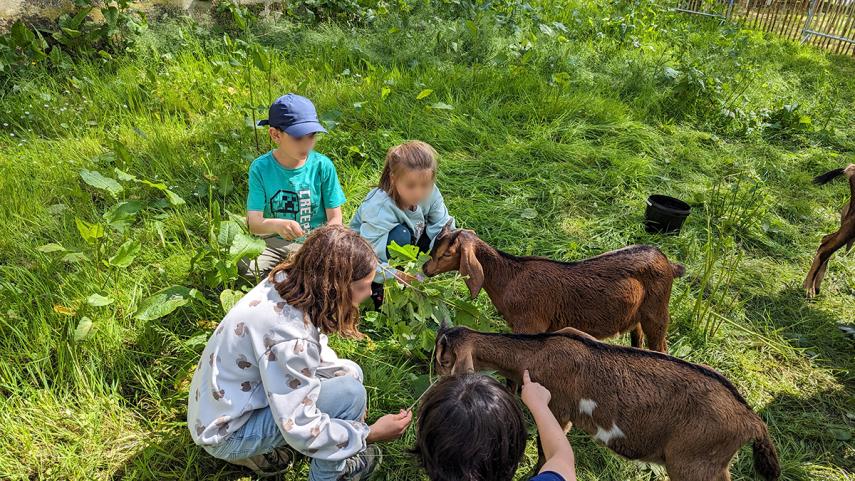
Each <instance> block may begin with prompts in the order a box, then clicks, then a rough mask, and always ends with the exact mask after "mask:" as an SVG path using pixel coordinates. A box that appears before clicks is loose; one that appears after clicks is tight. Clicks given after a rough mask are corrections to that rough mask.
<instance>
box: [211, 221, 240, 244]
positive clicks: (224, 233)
mask: <svg viewBox="0 0 855 481" xmlns="http://www.w3.org/2000/svg"><path fill="white" fill-rule="evenodd" d="M240 232H243V231H242V230H241V228H240V226H239V225H238V223H237V222H234V221H231V220H227V221H225V222H221V223H220V233H219V234H218V235H217V242H218V243H219V244H220V246H221V247H230V246H231V245H232V242H234V239H235V236H236V235H238V233H240Z"/></svg>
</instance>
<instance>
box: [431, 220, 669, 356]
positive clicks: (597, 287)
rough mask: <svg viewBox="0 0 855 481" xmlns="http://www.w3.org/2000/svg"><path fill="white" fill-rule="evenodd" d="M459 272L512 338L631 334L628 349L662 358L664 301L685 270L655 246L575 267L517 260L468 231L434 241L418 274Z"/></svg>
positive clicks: (535, 259) (633, 248) (622, 251)
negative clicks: (574, 332) (483, 295)
mask: <svg viewBox="0 0 855 481" xmlns="http://www.w3.org/2000/svg"><path fill="white" fill-rule="evenodd" d="M453 270H459V271H460V273H461V274H463V275H465V276H468V278H467V280H466V284H467V285H468V287H469V291H470V294H471V295H472V297H473V298H474V297H475V296H477V295H478V292H479V291H480V290H481V288H482V287H483V288H484V290H485V291H487V295H488V296H490V300H491V301H493V304H494V305H495V306H496V309H497V310H498V311H499V313H500V314H501V315H502V317H504V318H505V320H506V321H507V322H508V324H509V325H510V327H511V330H512V331H513V332H514V333H520V334H537V333H541V332H551V331H556V330H558V329H562V328H565V327H575V328H576V329H579V330H581V331H584V332H586V333H588V334H591V335H592V336H594V337H596V338H597V339H604V338H607V337H612V336H616V335H618V334H621V333H624V332H630V338H631V341H632V345H633V347H641V341H642V339H643V337H644V336H647V347H648V348H649V349H653V350H655V351H660V352H665V351H666V349H667V347H666V341H665V337H666V335H667V332H668V323H669V322H670V314H669V312H668V301H669V299H670V297H671V285H672V283H673V280H674V278H675V277H680V276H681V275H683V272H684V269H683V266H681V265H679V264H674V263H671V262H670V261H668V258H667V257H665V255H664V254H662V252H660V251H659V249H657V248H656V247H653V246H644V245H640V246H630V247H626V248H624V249H619V250H616V251H611V252H607V253H605V254H602V255H599V256H596V257H591V258H589V259H585V260H581V261H578V262H558V261H553V260H550V259H546V258H544V257H518V256H513V255H510V254H506V253H504V252H502V251H499V250H497V249H494V248H493V247H491V246H490V245H488V244H487V243H486V242H484V241H482V240H481V239H479V238H478V236H476V235H475V233H474V232H472V231H470V230H456V231H451V230H450V229H448V227H447V226H446V228H445V229H443V231H442V232H440V234H439V235H438V236H437V239H436V242H435V244H434V248H433V251H432V257H431V260H429V261H428V262H427V263H425V265H424V272H425V274H427V275H428V276H434V275H437V274H440V273H443V272H448V271H453Z"/></svg>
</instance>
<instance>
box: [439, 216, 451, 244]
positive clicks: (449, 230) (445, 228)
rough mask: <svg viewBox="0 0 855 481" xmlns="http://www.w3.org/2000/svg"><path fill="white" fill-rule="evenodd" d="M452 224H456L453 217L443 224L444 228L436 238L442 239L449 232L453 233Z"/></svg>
mask: <svg viewBox="0 0 855 481" xmlns="http://www.w3.org/2000/svg"><path fill="white" fill-rule="evenodd" d="M452 224H454V219H453V218H452V219H448V222H446V223H445V225H444V226H442V230H440V231H439V234H437V235H436V238H437V239H440V238H442V237H445V236H447V235H448V234H451V225H452Z"/></svg>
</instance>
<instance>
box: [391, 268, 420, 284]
mask: <svg viewBox="0 0 855 481" xmlns="http://www.w3.org/2000/svg"><path fill="white" fill-rule="evenodd" d="M395 278H397V279H398V280H399V281H401V282H403V283H404V284H412V283H413V282H416V281H423V280H424V279H425V278H424V277H422V276H421V275H415V276H411V275H410V274H407V273H406V272H404V271H399V270H396V271H395Z"/></svg>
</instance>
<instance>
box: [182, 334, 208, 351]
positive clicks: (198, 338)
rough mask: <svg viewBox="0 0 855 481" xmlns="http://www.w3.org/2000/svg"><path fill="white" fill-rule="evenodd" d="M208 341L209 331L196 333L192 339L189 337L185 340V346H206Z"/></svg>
mask: <svg viewBox="0 0 855 481" xmlns="http://www.w3.org/2000/svg"><path fill="white" fill-rule="evenodd" d="M207 343H208V333H207V332H203V333H202V334H196V335H195V336H193V337H191V338H190V339H187V340H186V341H184V347H188V348H194V347H198V346H204V345H205V344H207Z"/></svg>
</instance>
